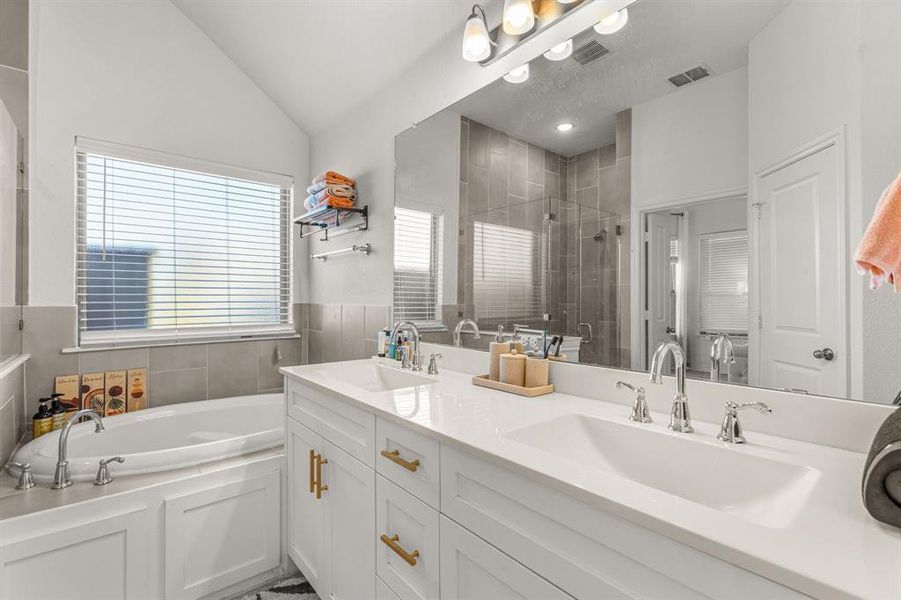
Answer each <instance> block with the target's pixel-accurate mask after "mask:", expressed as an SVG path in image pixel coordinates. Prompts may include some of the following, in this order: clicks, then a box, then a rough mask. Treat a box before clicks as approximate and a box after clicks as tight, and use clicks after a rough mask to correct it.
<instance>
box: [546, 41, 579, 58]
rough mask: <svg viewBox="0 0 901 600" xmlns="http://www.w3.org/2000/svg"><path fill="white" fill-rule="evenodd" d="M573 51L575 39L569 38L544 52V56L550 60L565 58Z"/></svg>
mask: <svg viewBox="0 0 901 600" xmlns="http://www.w3.org/2000/svg"><path fill="white" fill-rule="evenodd" d="M572 53H573V41H572V39H568V40H566V41H565V42H563V43H562V44H557V45H556V46H554V47H553V48H551V49H550V50H548V51H547V52H545V53H544V57H545V58H546V59H548V60H565V59H567V58H569V56H570V54H572Z"/></svg>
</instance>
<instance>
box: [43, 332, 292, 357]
mask: <svg viewBox="0 0 901 600" xmlns="http://www.w3.org/2000/svg"><path fill="white" fill-rule="evenodd" d="M301 337H302V336H301V335H300V334H299V333H290V332H285V333H273V334H271V335H245V336H238V337H230V338H222V337H218V338H217V337H211V338H206V339H204V338H197V339H189V340H172V339H168V340H158V341H153V340H141V341H134V342H120V343H102V344H101V343H98V344H96V345H95V344H90V345H84V346H77V347H74V348H63V349H62V350H60V352H61V353H62V354H80V353H86V352H105V351H108V350H129V349H132V348H162V347H167V346H201V345H207V344H230V343H234V342H260V341H267V340H299V339H301Z"/></svg>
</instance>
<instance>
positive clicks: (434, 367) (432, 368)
mask: <svg viewBox="0 0 901 600" xmlns="http://www.w3.org/2000/svg"><path fill="white" fill-rule="evenodd" d="M439 358H443V357H442V356H441V353H440V352H436V353H435V354H430V355H429V375H437V374H438V359H439Z"/></svg>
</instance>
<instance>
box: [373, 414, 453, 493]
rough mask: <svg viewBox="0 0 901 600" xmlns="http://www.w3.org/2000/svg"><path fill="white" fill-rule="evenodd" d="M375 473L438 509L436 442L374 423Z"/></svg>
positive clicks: (398, 427) (387, 424)
mask: <svg viewBox="0 0 901 600" xmlns="http://www.w3.org/2000/svg"><path fill="white" fill-rule="evenodd" d="M375 429H376V450H377V451H378V454H376V457H375V459H376V460H375V469H376V471H378V472H379V473H381V474H382V475H384V476H385V477H387V478H388V479H390V480H391V481H393V482H394V483H396V484H397V485H399V486H400V487H402V488H404V489H405V490H407V491H408V492H410V493H411V494H413V495H414V496H416V497H417V498H419V499H420V500H422V501H423V502H425V503H426V504H428V505H429V506H431V507H433V508H435V509H437V508H438V500H439V497H438V496H439V494H438V479H439V461H440V451H439V444H438V440H436V439H433V438H430V437H428V436H425V435H422V434H420V433H416V432H414V431H410V430H409V429H407V428H406V427H403V426H401V425H395V424H394V423H392V422H390V421H386V420H385V419H382V418H377V419H376V424H375Z"/></svg>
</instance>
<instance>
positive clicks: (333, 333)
mask: <svg viewBox="0 0 901 600" xmlns="http://www.w3.org/2000/svg"><path fill="white" fill-rule="evenodd" d="M307 307H308V310H309V314H310V315H313V314H314V313H319V314H321V315H322V319H321V320H314V319H312V318H311V319H310V320H309V323H308V327H307V328H306V329H304V331H303V337H304V339H305V340H306V341H307V357H306V362H307V363H309V364H315V363H320V362H332V361H336V360H353V359H359V358H367V357H369V356H372V355H373V354H374V353H375V340H376V339H377V336H378V332H379V330H380V329H383V328H384V327H387V326H388V325H390V321H391V320H390V312H389V310H390V309H389V307H388V306H382V305H368V304H367V305H362V304H343V305H342V304H309V305H307ZM316 325H319V328H318V329H317V328H316Z"/></svg>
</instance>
